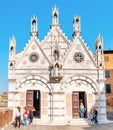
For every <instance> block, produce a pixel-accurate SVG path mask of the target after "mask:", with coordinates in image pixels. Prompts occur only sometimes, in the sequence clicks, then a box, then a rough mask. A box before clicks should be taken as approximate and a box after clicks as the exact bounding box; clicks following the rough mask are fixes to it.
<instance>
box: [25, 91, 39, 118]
mask: <svg viewBox="0 0 113 130" xmlns="http://www.w3.org/2000/svg"><path fill="white" fill-rule="evenodd" d="M40 101H41V99H40V91H39V90H27V93H26V106H27V107H34V108H35V111H34V112H33V115H34V117H36V118H40V113H41V111H40V110H41V109H40Z"/></svg>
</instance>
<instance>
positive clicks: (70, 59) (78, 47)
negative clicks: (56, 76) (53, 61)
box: [63, 36, 97, 69]
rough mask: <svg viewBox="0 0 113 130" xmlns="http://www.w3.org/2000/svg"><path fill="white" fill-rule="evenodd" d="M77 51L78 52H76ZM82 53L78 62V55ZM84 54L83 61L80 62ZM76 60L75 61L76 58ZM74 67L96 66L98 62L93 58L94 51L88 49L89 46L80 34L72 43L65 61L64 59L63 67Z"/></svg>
mask: <svg viewBox="0 0 113 130" xmlns="http://www.w3.org/2000/svg"><path fill="white" fill-rule="evenodd" d="M75 53H76V54H75ZM79 54H80V57H78V62H77V55H79ZM82 56H83V58H84V59H83V61H82V62H79V59H80V58H81V59H82ZM74 57H75V59H76V61H75V59H74ZM67 66H69V67H72V68H73V67H74V68H83V69H86V68H89V67H90V68H95V67H97V66H96V63H95V60H94V58H93V53H92V52H91V51H90V50H89V49H88V47H87V46H86V45H85V43H84V42H83V40H82V38H81V37H80V36H78V37H76V38H75V39H74V40H73V41H72V44H71V46H70V48H69V50H68V51H67V53H66V55H65V58H64V61H63V67H64V68H65V67H67Z"/></svg>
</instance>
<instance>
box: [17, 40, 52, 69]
mask: <svg viewBox="0 0 113 130" xmlns="http://www.w3.org/2000/svg"><path fill="white" fill-rule="evenodd" d="M32 54H36V55H37V57H38V58H37V59H38V60H37V61H36V62H32V60H31V59H30V58H31V55H32ZM48 64H50V61H49V59H48V58H47V56H46V54H45V53H44V51H43V49H42V48H41V46H40V42H39V40H37V39H35V38H32V39H31V40H30V41H29V43H28V44H27V46H26V47H25V49H24V50H23V51H22V52H21V53H19V54H17V55H16V68H29V67H34V68H38V66H40V67H44V66H45V67H47V66H48ZM29 69H30V68H29Z"/></svg>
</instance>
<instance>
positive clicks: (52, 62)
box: [8, 6, 106, 123]
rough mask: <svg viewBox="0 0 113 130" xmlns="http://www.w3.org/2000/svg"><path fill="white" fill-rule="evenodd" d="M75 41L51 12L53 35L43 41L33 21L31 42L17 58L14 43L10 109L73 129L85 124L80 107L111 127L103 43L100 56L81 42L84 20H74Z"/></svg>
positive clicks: (13, 43) (10, 65)
mask: <svg viewBox="0 0 113 130" xmlns="http://www.w3.org/2000/svg"><path fill="white" fill-rule="evenodd" d="M72 36H73V38H72V40H69V39H68V38H67V37H66V36H65V34H64V33H63V32H62V30H61V25H60V24H59V12H58V10H57V8H56V6H55V7H54V8H53V10H52V24H51V25H50V31H49V32H48V34H47V36H46V37H45V38H44V39H43V40H39V39H38V20H37V18H36V17H33V18H31V31H30V39H29V41H28V43H27V45H26V47H25V48H24V50H22V51H21V52H19V53H17V52H16V39H15V38H14V37H12V38H11V40H10V45H9V63H8V81H9V90H8V91H9V96H8V107H9V108H12V109H15V108H16V107H17V106H20V107H21V108H22V109H23V108H24V107H25V106H32V107H34V108H35V112H34V116H35V117H36V119H38V121H39V120H40V122H43V123H47V122H52V121H53V122H64V123H66V122H68V123H74V122H76V120H78V119H80V113H79V108H80V104H81V103H83V105H84V106H85V108H86V111H85V115H84V116H85V118H84V120H87V119H88V117H89V112H90V109H91V108H92V107H95V108H96V109H97V110H98V120H99V122H100V123H101V122H102V123H103V122H105V121H106V97H105V87H104V82H105V77H104V59H103V40H102V38H101V37H100V35H99V36H98V37H97V38H96V42H95V53H92V51H91V50H90V49H89V48H88V47H87V45H86V44H85V43H84V40H83V39H82V37H81V23H80V17H78V16H75V17H74V19H73V32H72Z"/></svg>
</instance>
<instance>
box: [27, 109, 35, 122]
mask: <svg viewBox="0 0 113 130" xmlns="http://www.w3.org/2000/svg"><path fill="white" fill-rule="evenodd" d="M33 110H34V108H33V107H31V108H30V110H29V116H28V117H29V124H31V123H32V122H33Z"/></svg>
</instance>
